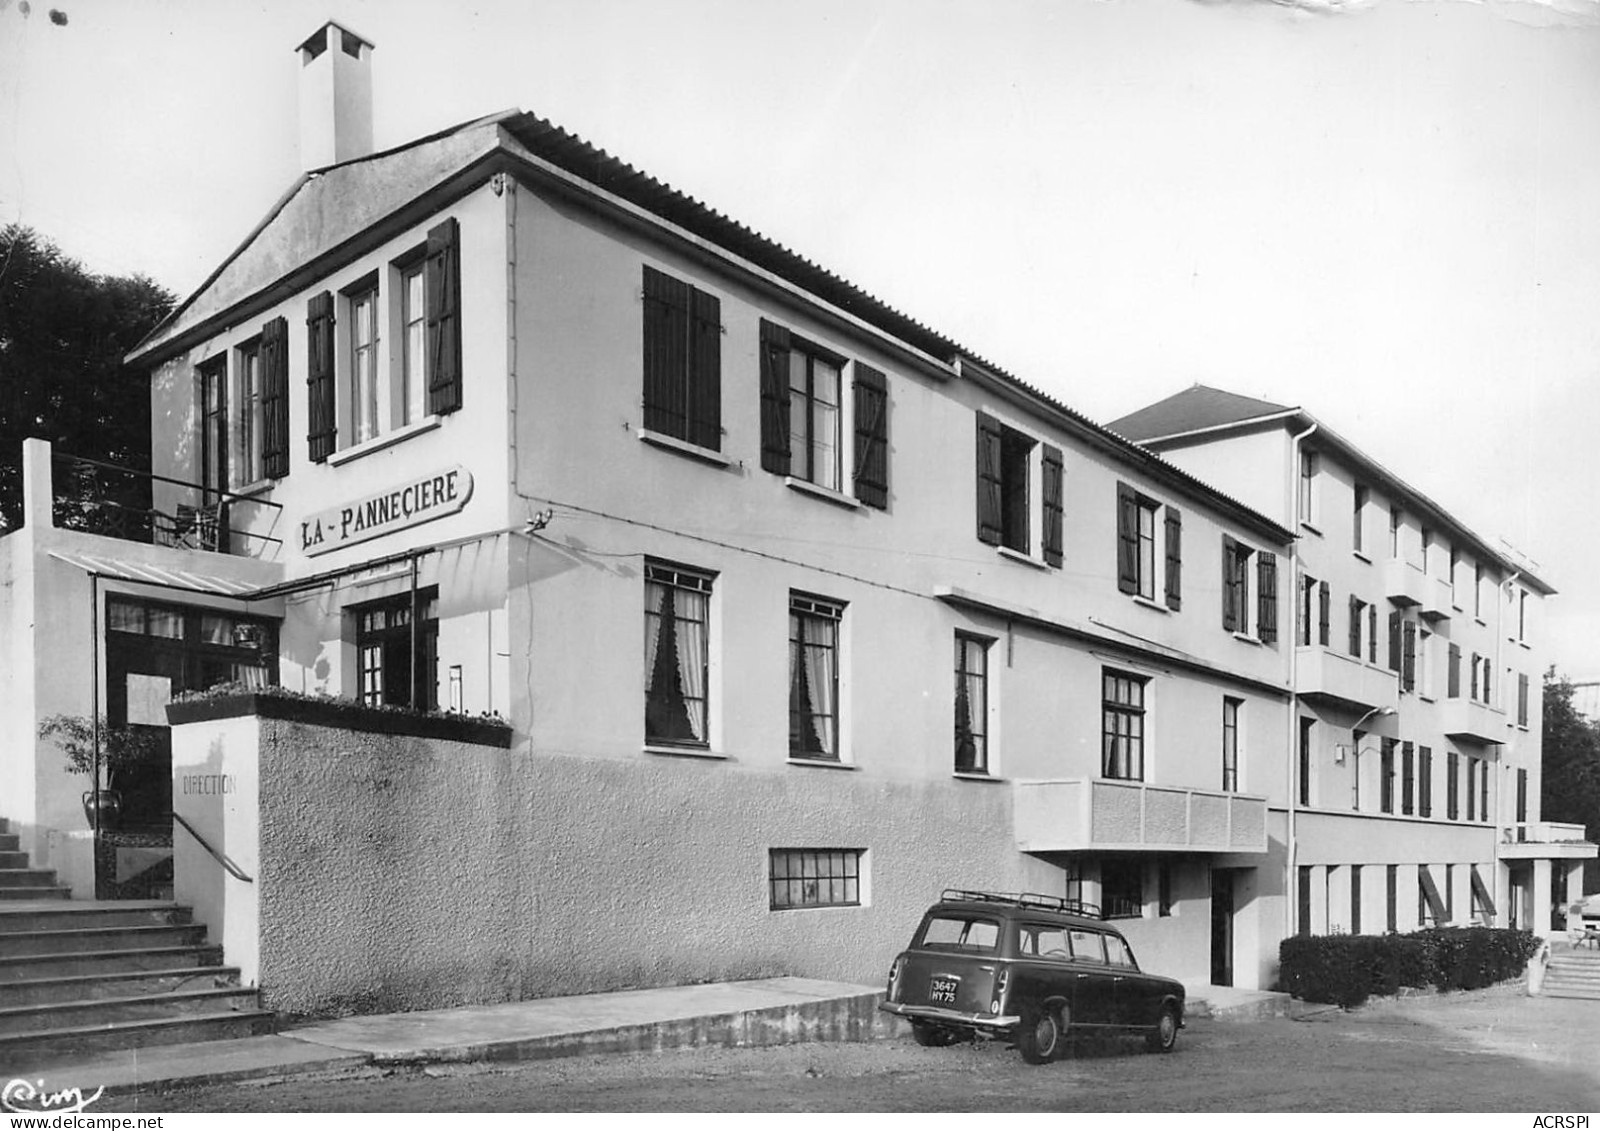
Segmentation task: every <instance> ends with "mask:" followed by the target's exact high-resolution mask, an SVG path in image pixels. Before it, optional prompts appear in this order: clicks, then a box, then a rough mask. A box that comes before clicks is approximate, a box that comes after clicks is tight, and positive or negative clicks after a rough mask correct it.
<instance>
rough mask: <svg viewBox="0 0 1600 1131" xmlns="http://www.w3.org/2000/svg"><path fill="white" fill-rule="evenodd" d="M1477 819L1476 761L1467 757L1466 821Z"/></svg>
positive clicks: (1469, 755) (1470, 756) (1469, 756)
mask: <svg viewBox="0 0 1600 1131" xmlns="http://www.w3.org/2000/svg"><path fill="white" fill-rule="evenodd" d="M1477 819H1478V760H1477V759H1476V758H1474V757H1473V756H1472V755H1471V754H1468V755H1467V820H1469V821H1476V820H1477Z"/></svg>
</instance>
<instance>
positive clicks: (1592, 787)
mask: <svg viewBox="0 0 1600 1131" xmlns="http://www.w3.org/2000/svg"><path fill="white" fill-rule="evenodd" d="M1572 692H1573V689H1572V682H1571V681H1570V680H1569V679H1567V678H1566V677H1565V676H1557V675H1556V670H1555V668H1551V669H1550V670H1549V671H1547V672H1545V675H1544V720H1543V725H1544V733H1543V739H1544V743H1543V751H1544V753H1543V786H1542V787H1541V789H1540V797H1539V802H1540V812H1541V814H1542V815H1543V817H1544V819H1545V820H1547V821H1560V822H1566V823H1570V824H1575V825H1583V826H1584V827H1585V829H1586V830H1587V836H1586V838H1585V839H1587V840H1590V841H1593V840H1595V838H1596V837H1600V725H1597V724H1595V723H1592V722H1590V721H1589V720H1588V719H1586V718H1585V717H1584V716H1583V715H1582V714H1580V713H1579V712H1578V710H1577V708H1576V707H1574V706H1573V705H1572ZM1591 863H1592V862H1591ZM1592 878H1593V876H1592V873H1591V879H1592Z"/></svg>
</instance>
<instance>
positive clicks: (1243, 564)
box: [1222, 534, 1254, 635]
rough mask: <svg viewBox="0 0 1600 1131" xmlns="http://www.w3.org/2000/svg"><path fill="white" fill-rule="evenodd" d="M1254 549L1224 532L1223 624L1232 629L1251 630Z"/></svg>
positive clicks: (1235, 630)
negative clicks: (1251, 569) (1251, 576)
mask: <svg viewBox="0 0 1600 1131" xmlns="http://www.w3.org/2000/svg"><path fill="white" fill-rule="evenodd" d="M1253 554H1254V551H1253V550H1252V549H1251V548H1250V547H1249V546H1246V545H1244V544H1243V543H1241V542H1236V541H1234V540H1233V539H1232V538H1231V537H1229V536H1228V535H1226V534H1224V535H1223V536H1222V627H1223V628H1225V629H1227V630H1228V631H1229V632H1238V633H1242V634H1245V635H1248V634H1249V632H1250V558H1251V556H1252V555H1253Z"/></svg>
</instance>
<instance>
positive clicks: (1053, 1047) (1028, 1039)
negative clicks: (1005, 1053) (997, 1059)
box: [1017, 1006, 1068, 1064]
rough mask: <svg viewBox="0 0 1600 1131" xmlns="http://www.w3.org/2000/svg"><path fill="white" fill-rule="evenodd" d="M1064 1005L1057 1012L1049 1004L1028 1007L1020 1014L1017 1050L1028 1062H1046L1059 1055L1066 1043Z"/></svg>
mask: <svg viewBox="0 0 1600 1131" xmlns="http://www.w3.org/2000/svg"><path fill="white" fill-rule="evenodd" d="M1066 1013H1067V1011H1066V1007H1065V1006H1063V1007H1061V1009H1060V1011H1059V1012H1058V1011H1057V1010H1055V1009H1052V1008H1050V1007H1049V1006H1041V1007H1038V1008H1029V1009H1027V1010H1025V1011H1024V1012H1023V1014H1022V1025H1021V1026H1020V1027H1019V1028H1018V1029H1017V1051H1018V1052H1020V1053H1022V1059H1023V1060H1025V1061H1027V1062H1028V1063H1029V1064H1047V1063H1049V1062H1050V1061H1052V1060H1054V1059H1055V1058H1056V1057H1058V1056H1060V1055H1061V1049H1062V1046H1063V1045H1064V1044H1065V1043H1066V1036H1067V1023H1068V1022H1067V1016H1066Z"/></svg>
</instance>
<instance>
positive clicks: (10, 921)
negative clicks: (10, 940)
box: [0, 900, 194, 936]
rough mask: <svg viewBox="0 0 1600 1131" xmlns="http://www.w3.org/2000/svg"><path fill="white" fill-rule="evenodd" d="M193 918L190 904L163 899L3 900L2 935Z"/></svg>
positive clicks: (167, 922)
mask: <svg viewBox="0 0 1600 1131" xmlns="http://www.w3.org/2000/svg"><path fill="white" fill-rule="evenodd" d="M193 922H194V912H193V910H192V909H191V908H188V907H182V906H180V905H178V904H176V903H169V902H166V901H164V900H127V901H126V902H123V903H118V902H116V901H112V900H105V901H101V902H97V903H78V902H67V903H58V902H51V903H45V904H43V905H42V906H37V907H22V906H9V907H8V906H7V905H6V904H4V903H0V936H5V935H10V934H19V933H28V932H33V931H53V930H76V929H78V928H88V929H96V928H104V927H119V926H135V927H174V926H186V925H188V924H191V923H193Z"/></svg>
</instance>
